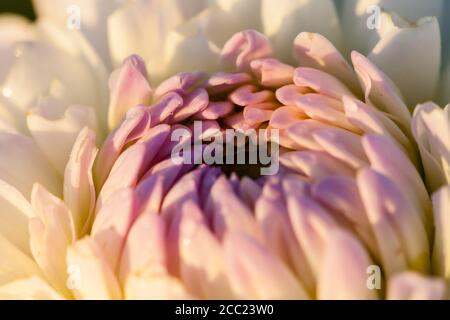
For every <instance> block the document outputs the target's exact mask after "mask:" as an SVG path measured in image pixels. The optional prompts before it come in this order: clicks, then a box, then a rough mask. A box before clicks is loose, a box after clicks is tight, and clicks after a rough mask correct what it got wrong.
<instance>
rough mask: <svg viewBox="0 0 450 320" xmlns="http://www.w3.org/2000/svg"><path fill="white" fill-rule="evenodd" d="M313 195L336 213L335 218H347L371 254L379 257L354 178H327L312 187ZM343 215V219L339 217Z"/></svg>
mask: <svg viewBox="0 0 450 320" xmlns="http://www.w3.org/2000/svg"><path fill="white" fill-rule="evenodd" d="M311 194H312V196H313V197H314V198H315V199H317V200H318V201H320V202H321V203H322V204H323V205H325V206H326V207H327V208H330V209H332V210H333V211H335V212H336V214H335V215H334V217H336V218H340V220H341V219H342V218H344V217H345V218H346V219H347V220H348V222H349V223H350V227H351V228H352V229H353V230H355V232H356V233H357V234H358V236H359V237H360V239H361V240H362V241H364V243H365V244H366V245H367V247H368V248H369V249H370V251H371V253H373V254H374V255H375V256H378V249H377V243H376V241H375V236H374V234H373V231H372V227H371V225H370V222H369V218H368V217H367V213H366V210H365V208H364V205H363V203H362V200H361V197H360V195H359V192H358V186H357V185H356V182H355V180H354V179H353V178H348V177H342V176H341V177H339V176H334V177H326V178H324V179H321V180H319V181H317V182H316V183H315V184H314V185H313V186H312V188H311ZM341 214H342V215H343V217H340V216H339V215H341Z"/></svg>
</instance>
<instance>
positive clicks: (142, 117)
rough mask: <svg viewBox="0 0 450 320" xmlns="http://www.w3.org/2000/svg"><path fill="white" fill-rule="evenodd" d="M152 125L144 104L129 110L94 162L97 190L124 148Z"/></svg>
mask: <svg viewBox="0 0 450 320" xmlns="http://www.w3.org/2000/svg"><path fill="white" fill-rule="evenodd" d="M149 127H150V117H149V115H148V113H147V112H145V108H144V107H143V106H138V107H135V108H133V109H131V110H130V111H128V112H127V114H126V116H125V118H124V119H123V120H122V123H121V124H120V125H119V126H118V127H117V128H116V129H115V130H114V131H113V132H111V134H110V135H109V136H108V137H107V138H106V141H105V142H104V144H103V146H102V148H101V149H100V151H99V153H98V156H97V159H96V161H95V164H94V177H95V185H96V188H97V190H99V189H101V187H102V186H103V183H104V182H105V180H106V178H107V177H108V175H109V172H110V171H111V168H112V167H113V165H114V163H115V161H116V160H117V158H118V156H119V154H120V153H121V152H122V149H123V147H124V146H125V145H127V144H128V143H130V142H132V141H135V140H137V139H139V138H140V137H142V136H143V135H144V133H145V132H146V131H147V130H148V128H149Z"/></svg>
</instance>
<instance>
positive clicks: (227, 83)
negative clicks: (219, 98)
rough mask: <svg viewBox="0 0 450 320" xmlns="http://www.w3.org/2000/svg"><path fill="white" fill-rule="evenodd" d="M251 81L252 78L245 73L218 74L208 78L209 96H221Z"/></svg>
mask: <svg viewBox="0 0 450 320" xmlns="http://www.w3.org/2000/svg"><path fill="white" fill-rule="evenodd" d="M251 81H252V77H251V76H250V75H249V74H248V73H245V72H237V73H226V72H218V73H215V74H213V75H212V76H211V77H209V78H208V80H207V82H206V89H207V90H208V93H209V94H219V93H223V92H227V91H231V90H233V89H236V88H238V87H240V86H241V85H244V84H248V83H249V82H251Z"/></svg>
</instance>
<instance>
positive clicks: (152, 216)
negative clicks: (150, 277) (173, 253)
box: [119, 211, 167, 284]
mask: <svg viewBox="0 0 450 320" xmlns="http://www.w3.org/2000/svg"><path fill="white" fill-rule="evenodd" d="M165 228H166V226H165V224H164V221H163V220H162V218H161V217H159V216H158V215H157V214H156V213H155V212H151V211H147V212H145V213H143V214H141V215H140V216H139V218H138V219H137V220H136V221H135V223H134V224H133V226H132V227H131V229H130V232H129V233H128V236H127V240H126V243H125V246H124V249H123V253H122V257H121V261H120V269H119V270H120V271H119V275H120V281H121V283H122V284H125V283H126V282H127V279H128V278H129V277H132V276H133V274H136V275H137V274H140V273H141V274H142V273H149V274H150V273H155V274H158V273H160V272H161V271H165V270H166V268H167V252H166V243H165V231H166V229H165Z"/></svg>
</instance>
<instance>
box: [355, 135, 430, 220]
mask: <svg viewBox="0 0 450 320" xmlns="http://www.w3.org/2000/svg"><path fill="white" fill-rule="evenodd" d="M362 145H363V147H364V151H365V153H366V155H367V158H368V159H369V161H370V164H371V167H372V168H373V169H374V170H376V171H377V172H380V173H382V174H384V175H385V176H388V177H389V178H390V179H391V180H392V181H393V182H395V183H396V184H397V185H398V186H401V188H402V192H403V194H404V195H405V196H406V197H407V198H408V202H409V203H411V204H413V205H414V206H415V207H416V208H417V211H418V213H419V215H420V218H421V219H422V222H423V223H424V225H428V224H429V223H430V216H429V215H428V212H429V210H430V197H429V196H428V192H427V190H426V188H425V185H424V183H423V181H422V177H421V176H420V175H419V173H418V172H417V169H416V167H415V166H414V165H413V164H412V162H411V161H410V160H409V159H408V157H407V156H406V155H405V154H404V153H403V152H402V150H401V149H399V148H398V146H396V145H395V144H394V143H393V142H392V140H390V139H389V138H386V137H384V136H382V135H375V134H368V135H366V136H364V137H363V138H362Z"/></svg>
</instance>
